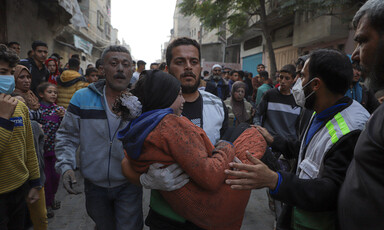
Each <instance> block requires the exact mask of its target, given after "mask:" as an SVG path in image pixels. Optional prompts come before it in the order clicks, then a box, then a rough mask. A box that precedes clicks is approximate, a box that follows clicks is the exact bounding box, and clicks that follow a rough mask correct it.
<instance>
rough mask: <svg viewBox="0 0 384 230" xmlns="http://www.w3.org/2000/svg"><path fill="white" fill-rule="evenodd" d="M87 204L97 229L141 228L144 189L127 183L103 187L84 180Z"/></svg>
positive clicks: (131, 229)
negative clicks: (113, 186)
mask: <svg viewBox="0 0 384 230" xmlns="http://www.w3.org/2000/svg"><path fill="white" fill-rule="evenodd" d="M84 190H85V206H86V209H87V213H88V215H89V216H90V217H91V218H92V220H93V221H94V222H95V223H96V227H97V230H115V229H116V230H123V229H124V230H128V229H129V230H141V229H142V228H143V208H142V198H143V190H142V188H141V187H139V186H136V185H133V184H130V183H126V184H123V185H120V186H117V187H115V188H103V187H100V186H97V185H95V184H93V183H92V182H90V181H88V180H86V179H85V180H84Z"/></svg>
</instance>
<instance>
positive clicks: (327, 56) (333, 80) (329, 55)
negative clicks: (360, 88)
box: [308, 49, 353, 95]
mask: <svg viewBox="0 0 384 230" xmlns="http://www.w3.org/2000/svg"><path fill="white" fill-rule="evenodd" d="M308 64H309V65H308V67H309V68H308V69H309V80H311V79H313V78H315V77H318V78H320V79H322V80H323V81H324V83H325V85H326V86H327V88H328V90H329V91H331V92H332V93H335V94H341V95H344V94H345V92H346V91H347V89H348V88H349V86H350V85H351V83H352V78H353V70H352V64H351V61H350V60H349V58H348V56H347V55H344V54H342V53H340V52H339V51H337V50H330V49H319V50H316V51H314V52H313V53H312V54H311V55H310V57H309V63H308Z"/></svg>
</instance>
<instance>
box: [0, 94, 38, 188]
mask: <svg viewBox="0 0 384 230" xmlns="http://www.w3.org/2000/svg"><path fill="white" fill-rule="evenodd" d="M39 178H40V174H39V166H38V161H37V157H36V152H35V147H34V144H33V134H32V128H31V122H30V120H29V113H28V108H27V106H26V105H25V104H24V103H22V102H20V101H19V103H18V104H17V106H16V109H15V111H14V113H13V114H12V117H11V118H10V119H9V120H7V119H4V118H1V117H0V194H4V193H7V192H10V191H13V190H15V189H17V188H18V187H20V186H21V185H23V184H24V183H25V182H26V181H27V180H29V183H30V185H31V187H36V186H38V185H39Z"/></svg>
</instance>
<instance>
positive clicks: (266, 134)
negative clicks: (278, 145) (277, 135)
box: [256, 126, 274, 145]
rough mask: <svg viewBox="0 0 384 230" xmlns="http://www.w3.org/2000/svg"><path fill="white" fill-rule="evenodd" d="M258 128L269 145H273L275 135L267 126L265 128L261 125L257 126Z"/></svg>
mask: <svg viewBox="0 0 384 230" xmlns="http://www.w3.org/2000/svg"><path fill="white" fill-rule="evenodd" d="M256 129H257V130H258V131H259V132H260V133H261V135H263V137H264V139H265V141H266V142H267V144H268V145H271V144H272V143H273V141H274V139H273V136H272V135H271V134H270V133H269V132H268V130H267V129H266V128H263V127H261V126H256Z"/></svg>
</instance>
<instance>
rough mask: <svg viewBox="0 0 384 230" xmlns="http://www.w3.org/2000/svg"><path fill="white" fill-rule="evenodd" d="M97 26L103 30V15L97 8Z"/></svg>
mask: <svg viewBox="0 0 384 230" xmlns="http://www.w3.org/2000/svg"><path fill="white" fill-rule="evenodd" d="M97 28H99V30H101V31H103V30H104V16H103V15H102V14H101V12H100V11H99V10H98V11H97Z"/></svg>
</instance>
